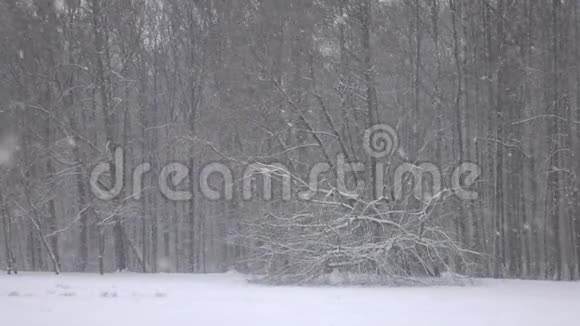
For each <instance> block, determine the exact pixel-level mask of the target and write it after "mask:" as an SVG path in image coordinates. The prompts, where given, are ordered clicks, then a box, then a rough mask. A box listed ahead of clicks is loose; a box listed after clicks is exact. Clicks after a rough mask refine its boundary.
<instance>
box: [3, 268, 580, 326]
mask: <svg viewBox="0 0 580 326" xmlns="http://www.w3.org/2000/svg"><path fill="white" fill-rule="evenodd" d="M477 284H478V285H474V286H469V287H426V288H419V287H411V288H402V287H399V288H386V287H377V288H360V287H359V288H357V287H343V288H338V287H288V286H286V287H270V286H262V285H255V284H248V283H246V282H245V280H244V279H243V278H242V277H241V276H238V275H236V274H231V273H230V274H223V275H215V274H214V275H185V274H179V275H176V274H157V275H152V274H131V273H122V274H112V275H105V276H99V275H93V274H66V275H60V276H56V275H52V274H44V273H42V274H39V273H24V274H19V275H18V276H8V275H1V276H0V316H1V322H2V325H23V326H36V325H38V326H41V325H42V326H47V325H59V326H92V325H94V326H103V325H107V326H116V325H123V326H130V325H139V326H149V325H151V326H153V325H155V326H158V325H171V326H177V325H196V326H197V325H200V326H207V325H236V326H243V325H252V326H261V325H264V326H275V325H276V326H278V325H280V326H285V325H288V326H302V325H316V326H323V325H334V326H341V325H349V326H354V325H374V326H382V325H395V326H403V325H410V326H411V325H412V326H417V325H429V326H440V325H441V326H452V325H462V326H463V325H469V326H478V325H485V326H488V325H493V326H501V325H509V326H518V325H522V326H534V325H542V326H545V325H558V326H567V325H571V326H572V325H578V322H579V320H580V283H570V282H568V283H565V282H562V283H558V282H537V281H514V280H510V281H507V280H481V281H479V282H477Z"/></svg>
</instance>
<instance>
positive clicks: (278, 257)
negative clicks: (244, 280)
mask: <svg viewBox="0 0 580 326" xmlns="http://www.w3.org/2000/svg"><path fill="white" fill-rule="evenodd" d="M579 62H580V2H578V1H570V0H550V1H540V0H477V1H467V0H465V1H460V0H409V1H398V0H382V1H377V0H360V1H359V0H332V1H331V0H293V1H283V0H267V1H266V0H264V1H260V0H250V1H234V0H197V1H195V0H171V1H169V0H4V1H2V2H0V138H1V139H4V143H11V142H12V143H17V150H16V151H15V152H14V153H12V154H13V155H10V159H9V160H8V159H1V160H0V162H1V163H0V164H1V165H0V185H1V187H0V208H1V210H0V212H1V213H0V217H1V221H2V223H0V228H1V230H2V232H0V249H1V250H0V264H1V265H0V266H1V267H0V268H2V269H6V270H8V271H9V272H12V271H17V270H33V271H54V272H57V273H59V272H72V271H76V272H83V271H84V272H101V273H109V272H114V271H119V270H128V271H135V272H148V273H155V272H194V273H206V272H223V271H227V270H231V269H236V270H239V271H242V272H248V273H254V274H259V275H266V276H268V277H269V278H271V279H277V280H282V281H288V282H303V281H308V280H312V279H314V278H316V277H319V276H321V275H324V274H326V273H328V272H329V271H333V270H340V271H345V272H356V273H372V274H379V275H386V276H388V277H406V276H421V275H429V276H436V275H438V274H439V273H440V272H443V271H449V272H455V273H460V274H465V275H469V276H493V277H514V278H515V277H517V278H534V279H558V280H568V279H578V278H579V277H580V271H579V263H580V248H579V244H580V205H579V204H578V203H579V199H580V194H579V192H578V186H579V185H580V179H578V178H577V175H578V173H579V172H580V160H579V159H577V158H576V156H577V155H579V154H580V137H578V136H579V135H580V128H579V125H578V123H579V121H580V66H579V65H578V63H579ZM379 123H385V124H389V125H391V126H393V127H394V128H395V129H396V130H397V133H398V135H399V140H400V148H399V150H398V151H397V152H396V153H394V154H393V155H391V156H389V157H385V158H372V157H369V156H368V155H366V153H365V151H364V149H363V134H364V132H365V130H366V129H367V128H369V127H371V126H373V125H375V124H379ZM4 146H7V145H6V144H5V145H4ZM13 147H14V148H16V146H13ZM117 147H120V148H122V149H123V150H124V154H125V162H124V167H125V168H124V173H123V175H122V178H123V179H124V180H125V183H124V184H125V187H124V189H123V192H122V194H121V195H120V196H118V197H117V198H115V199H113V200H110V201H103V200H99V199H98V198H96V197H95V196H94V195H93V193H92V191H91V187H90V185H89V174H90V172H91V169H92V168H93V167H94V166H95V165H96V164H97V163H99V162H107V161H111V160H113V153H114V149H115V148H117ZM0 152H1V151H0ZM5 154H6V153H4V154H2V155H4V156H6V155H5ZM339 155H340V156H341V157H343V158H344V159H345V160H346V161H349V162H354V161H358V162H364V163H365V166H366V169H365V171H359V172H357V173H354V174H353V175H351V177H350V178H349V181H348V182H349V184H351V185H352V184H354V183H355V182H357V181H358V179H363V180H370V179H371V178H374V177H376V173H377V172H376V171H377V169H375V168H376V166H378V165H380V166H385V167H386V171H384V173H385V175H387V179H388V178H392V171H393V167H395V166H397V165H398V164H402V163H405V162H406V163H412V164H418V163H421V162H430V163H433V164H435V165H437V166H438V167H439V168H440V169H441V170H442V171H443V172H442V173H443V175H449V173H450V172H449V171H451V169H453V168H454V167H455V166H457V165H458V164H459V163H461V162H474V163H477V164H478V165H479V166H480V167H481V169H482V171H483V173H482V175H481V176H480V177H479V178H478V179H477V181H476V183H475V185H474V188H475V190H477V192H478V193H479V197H478V198H477V199H475V200H459V199H458V198H457V197H456V196H454V195H453V189H451V188H449V185H448V184H447V183H448V181H445V182H444V187H443V191H442V192H440V193H437V194H431V196H425V197H424V198H421V199H417V198H414V197H413V196H412V190H411V189H410V187H407V188H409V189H407V188H405V189H406V192H405V193H404V194H405V195H404V196H402V197H397V198H393V197H392V196H391V195H390V194H391V193H392V189H389V188H388V187H387V191H385V194H386V196H385V197H381V198H376V196H375V195H376V193H375V192H376V189H372V188H373V187H367V188H365V189H364V191H363V194H362V195H361V196H360V197H358V198H351V197H349V196H345V195H344V194H342V193H340V192H339V191H336V187H337V175H336V173H335V172H333V171H334V170H333V169H332V168H331V169H330V170H329V171H328V172H327V173H326V174H324V176H323V177H322V178H319V182H320V185H319V189H318V192H317V193H316V195H315V196H314V199H312V200H307V201H304V200H297V199H295V198H296V197H294V196H293V199H292V200H282V199H281V194H280V191H278V190H279V186H278V185H279V182H278V181H283V180H286V178H288V179H290V180H291V182H292V184H293V186H294V187H293V191H299V190H304V188H305V187H307V180H308V176H309V169H310V168H311V167H312V166H314V164H316V163H327V164H328V165H329V166H330V167H334V166H335V164H336V159H335V158H336V157H337V156H339ZM0 156H1V155H0ZM5 158H7V157H5ZM173 162H180V163H182V164H184V165H186V166H188V167H189V168H190V169H191V177H190V178H188V179H187V180H186V181H184V182H182V183H181V184H180V185H179V186H178V188H179V189H189V190H191V191H192V192H193V196H192V198H191V199H189V200H184V201H173V200H169V199H168V198H166V197H164V196H163V194H162V193H160V191H159V189H158V186H157V180H158V177H159V176H158V174H159V171H160V170H161V168H162V167H163V166H164V165H165V164H168V163H173ZM211 162H222V163H224V164H227V165H228V166H231V168H232V170H233V171H234V173H233V175H234V178H235V179H236V182H235V183H234V187H235V188H236V189H237V188H238V186H239V182H238V181H240V178H241V176H242V171H243V170H244V168H245V167H247V166H248V165H253V166H261V167H263V170H259V169H258V175H257V176H256V180H255V185H256V186H255V191H256V192H257V193H259V192H260V191H261V188H260V185H261V184H262V183H261V181H259V180H260V178H259V177H260V174H262V173H261V172H264V171H266V172H268V173H270V174H272V175H273V176H274V178H273V179H274V182H273V184H274V195H273V198H272V199H271V200H265V199H264V198H260V196H256V197H254V198H252V199H251V200H246V199H244V198H242V196H241V195H240V192H239V191H238V190H235V191H234V196H233V199H231V200H227V199H222V200H211V199H208V198H206V196H203V194H202V193H201V192H200V190H199V185H198V178H197V176H198V173H199V171H200V170H201V169H202V168H203V167H204V166H205V165H207V164H208V163H211ZM142 163H150V164H151V172H150V173H148V174H146V175H145V177H144V184H145V186H144V187H143V189H142V191H141V192H139V193H138V194H137V195H135V194H134V192H133V189H132V185H133V184H134V181H135V180H133V175H132V171H133V169H134V168H135V167H137V166H139V165H140V164H142ZM277 164H278V165H277ZM281 165H283V166H284V167H287V169H285V168H276V167H279V166H281ZM116 172H119V171H111V176H110V178H107V177H105V178H102V180H101V182H102V183H103V184H109V183H108V182H109V181H111V180H107V179H113V178H114V175H113V174H115V173H116ZM212 180H214V181H212V182H214V184H213V186H214V187H215V188H216V189H220V187H221V188H223V183H224V182H223V180H220V179H219V178H214V179H212ZM405 180H406V181H408V183H409V186H410V185H411V184H412V182H413V180H412V178H408V179H405ZM446 180H447V179H446ZM366 184H367V185H369V184H370V183H369V182H367V183H366ZM388 184H389V182H387V185H388ZM262 190H263V189H262Z"/></svg>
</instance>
